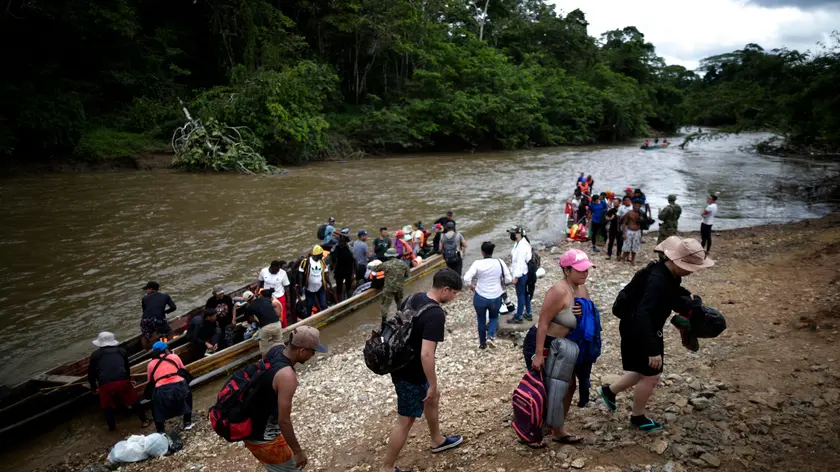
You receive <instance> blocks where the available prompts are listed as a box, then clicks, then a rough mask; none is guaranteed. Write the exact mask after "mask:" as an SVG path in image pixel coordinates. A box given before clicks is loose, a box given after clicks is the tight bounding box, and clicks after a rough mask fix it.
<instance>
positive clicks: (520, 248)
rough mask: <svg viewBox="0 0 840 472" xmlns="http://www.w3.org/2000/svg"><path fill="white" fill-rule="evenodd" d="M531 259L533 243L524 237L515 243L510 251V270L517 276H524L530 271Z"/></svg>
mask: <svg viewBox="0 0 840 472" xmlns="http://www.w3.org/2000/svg"><path fill="white" fill-rule="evenodd" d="M530 261H531V243H529V242H528V240H527V239H525V238H522V239H520V240H519V242H517V243H516V244H514V245H513V249H511V251H510V270H511V272H513V276H514V277H516V278H519V277H524V276H525V275H526V274H527V273H528V262H530Z"/></svg>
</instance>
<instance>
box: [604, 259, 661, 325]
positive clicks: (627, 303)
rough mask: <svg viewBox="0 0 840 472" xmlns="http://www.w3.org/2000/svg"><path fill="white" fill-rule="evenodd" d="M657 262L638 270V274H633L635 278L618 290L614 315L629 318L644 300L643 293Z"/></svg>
mask: <svg viewBox="0 0 840 472" xmlns="http://www.w3.org/2000/svg"><path fill="white" fill-rule="evenodd" d="M655 264H656V262H651V263H649V264H648V265H647V266H645V267H644V268H643V269H642V270H640V271H638V272H636V274H635V275H633V279H632V280H630V283H629V284H627V285H625V286H624V288H622V289H621V291H619V292H618V296H616V297H615V301H614V302H613V306H612V312H613V315H615V316H616V317H618V318H619V319H620V318H624V317H628V318H629V317H630V316H632V315H633V312H634V311H635V310H636V307H637V306H638V305H639V302H640V301H641V300H642V295H643V294H644V292H645V287H646V286H647V280H648V276H649V275H650V271H651V269H652V268H653V266H654V265H655Z"/></svg>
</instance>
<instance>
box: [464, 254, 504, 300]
mask: <svg viewBox="0 0 840 472" xmlns="http://www.w3.org/2000/svg"><path fill="white" fill-rule="evenodd" d="M476 277H477V278H478V280H476V282H475V293H477V294H479V295H481V296H482V297H484V298H489V299H490V300H495V299H496V298H499V297H501V296H502V293H504V291H505V289H504V287H503V286H502V277H504V279H505V284H509V283H511V282H513V276H512V275H510V271H509V270H508V267H507V265H506V264H505V263H504V262H503V261H502V260H501V259H493V258H489V259H479V260H477V261H475V262H473V263H472V266H470V270H468V271H467V273H466V275H464V282H466V283H467V285H470V284H472V281H473V278H476Z"/></svg>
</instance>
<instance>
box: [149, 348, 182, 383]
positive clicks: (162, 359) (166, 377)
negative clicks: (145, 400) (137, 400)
mask: <svg viewBox="0 0 840 472" xmlns="http://www.w3.org/2000/svg"><path fill="white" fill-rule="evenodd" d="M157 360H158V363H157V365H156V366H155V368H154V369H152V382H154V384H155V386H157V383H158V381H159V380H163V379H168V378H170V377H175V376H176V375H179V374H178V372H177V371H176V372H175V373H174V374H166V375H164V376H163V377H161V378H159V379H156V378H155V372H157V370H158V367H160V365H161V364H163V361H166V362H169V363H170V364H172V365H174V366H175V368H176V369H177V370H178V371H180V370H181V368H180V367H178V364H176V363H175V361H173V360H172V359H170V358H169V354H165V355H164V356H163V357H158V358H157Z"/></svg>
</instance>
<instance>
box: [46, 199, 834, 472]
mask: <svg viewBox="0 0 840 472" xmlns="http://www.w3.org/2000/svg"><path fill="white" fill-rule="evenodd" d="M654 238H655V236H654V235H649V236H648V237H647V240H648V244H646V245H645V246H643V247H644V253H643V254H642V255H641V258H640V259H641V260H640V261H639V264H640V265H639V266H637V267H631V266H630V265H628V264H624V263H618V262H615V261H607V260H605V257H606V256H605V252H601V253H600V254H595V255H593V256H592V258H593V260H594V261H595V263H596V264H597V268H596V269H593V270H592V271H591V272H590V278H589V282H588V286H589V290H590V292H591V294H592V297H593V299H594V301H595V302H596V304H597V305H598V306H599V307H600V308H601V310H602V324H603V329H604V331H603V337H604V346H603V354H602V356H601V358H600V359H599V361H598V363H597V364H596V365H595V367H594V369H593V379H592V383H593V390H594V388H596V387H597V386H598V385H600V384H601V383H603V382H609V381H610V379H611V378H613V377H615V376H617V375H619V374H620V373H621V362H620V358H619V350H618V342H619V337H618V320H617V319H616V318H615V317H613V316H612V315H611V314H610V312H609V307H610V306H611V304H612V301H613V299H614V298H615V295H616V293H617V292H618V290H619V289H620V288H621V287H622V286H623V285H624V284H625V283H626V282H627V281H629V279H630V278H631V277H632V274H633V273H634V271H635V270H636V269H637V268H639V267H641V264H644V263H645V261H647V260H651V259H652V258H653V257H654V254H653V252H652V251H653V246H654V244H653V242H654V241H655V239H654ZM714 244H715V246H714V247H713V254H712V256H713V257H714V258H715V259H716V260H717V262H718V263H717V265H716V266H715V267H714V268H712V269H710V270H708V271H705V272H701V273H699V274H697V275H695V276H691V277H688V278H687V279H686V280H685V283H684V285H685V286H687V287H688V288H689V289H690V290H691V291H692V292H694V293H697V294H699V295H701V296H703V300H704V301H705V302H706V303H707V304H709V305H712V306H715V307H717V308H718V309H719V310H720V311H721V312H722V313H723V314H724V315H725V316H726V318H727V321H728V329H727V330H726V331H725V332H724V333H723V334H722V335H721V336H720V337H718V338H716V339H711V340H701V349H700V351H699V352H697V353H691V352H689V351H687V350H685V349H684V348H683V347H682V346H681V345H680V342H679V335H678V333H677V332H676V330H674V329H666V332H665V342H666V356H665V363H666V367H665V373H664V375H663V380H662V384H661V385H660V388H658V389H657V391H656V393H655V395H654V398H653V400H652V403H651V405H650V410H651V414H652V415H653V416H654V417H655V418H657V419H658V420H660V421H662V422H664V423H665V425H666V428H665V429H664V430H663V431H659V432H655V433H652V434H644V433H640V432H638V431H635V430H632V429H630V428H629V422H628V415H629V406H630V401H631V397H630V395H628V394H622V395H620V396H619V407H620V411H619V412H617V413H614V414H610V413H609V412H608V411H607V410H606V408H605V407H604V406H603V404H602V403H601V401H600V399H598V398H597V395H594V397H595V400H593V401H592V402H590V404H589V406H588V407H586V408H583V409H578V408H576V407H573V410H572V412H571V415H570V420H569V422H568V423H567V426H568V429H569V430H570V431H572V432H575V433H577V434H580V435H583V436H585V437H586V442H585V444H583V445H580V446H578V447H573V446H560V445H559V444H552V445H551V446H550V447H549V448H546V449H543V450H536V451H535V450H531V449H528V448H526V447H525V446H522V445H519V444H518V443H517V441H516V438H515V436H514V434H513V432H512V430H511V428H510V427H509V422H510V419H511V407H510V395H511V392H512V390H513V388H514V387H515V386H516V384H517V382H518V380H519V378H520V377H521V375H522V374H523V370H524V368H523V359H522V354H521V338H522V334H524V332H523V331H514V332H506V334H504V336H503V337H500V342H498V343H497V344H498V345H497V347H496V348H495V349H488V350H486V351H479V350H478V342H477V339H476V333H475V323H476V322H475V313H474V311H473V309H472V304H471V294H469V293H463V294H462V295H461V296H459V298H458V299H457V300H456V301H455V302H453V303H452V304H451V305H450V306H448V307H447V313H448V317H447V334H446V340H445V342H444V343H442V344H441V345H440V346H439V349H438V355H437V359H438V374H439V382H440V386H441V389H442V400H441V417H442V418H441V421H442V428H443V431H444V432H445V433H449V434H456V433H457V434H462V435H463V436H464V437H465V443H464V445H463V446H462V447H460V448H458V449H456V450H453V451H451V452H446V453H444V454H440V455H432V454H430V453H428V452H427V447H428V440H427V430H426V428H425V424H423V423H424V422H423V421H420V422H418V424H417V425H416V426H415V428H414V430H413V432H412V437H411V438H410V440H409V442H408V444H407V446H406V447H405V449H404V451H403V455H402V456H401V457H400V460H399V462H398V464H399V465H400V466H401V467H404V468H412V469H413V470H415V471H418V470H419V471H447V470H457V471H496V472H503V471H514V470H515V471H541V470H591V471H601V472H607V471H619V470H639V471H642V470H659V471H663V472H664V471H680V470H699V469H703V468H718V469H720V470H733V471H734V470H750V471H753V470H755V471H771V470H813V471H828V470H840V437H839V436H840V426H838V423H837V417H838V413H840V411H838V410H840V368H838V367H837V365H838V364H837V360H838V356H840V351H838V349H837V344H836V343H837V340H838V328H837V324H838V323H840V307H839V306H838V300H840V275H838V274H839V273H838V269H837V268H838V267H840V215H838V214H834V215H831V216H828V217H826V218H822V219H819V220H810V221H805V222H799V223H795V224H788V225H770V226H764V227H757V228H749V229H742V230H734V231H726V232H720V233H715V241H714ZM566 247H567V244H566V243H561V245H560V246H559V247H557V248H555V249H553V250H552V251H550V252H551V253H547V254H546V255H545V256H544V257H543V266H544V267H545V269H546V270H547V271H548V275H547V276H546V278H545V279H543V280H541V281H540V282H539V283H538V285H537V294H536V296H535V299H534V311H535V313H537V312H538V311H539V307H540V305H541V301H542V299H543V296H544V294H545V291H546V289H547V288H548V287H549V286H550V285H551V284H552V283H556V282H557V281H558V280H559V278H560V277H559V275H560V274H559V271H557V270H556V267H557V260H558V256H559V253H560V252H562V250H564V249H565V248H566ZM579 247H581V248H582V249H587V250H588V248H586V247H585V246H579ZM504 319H506V317H503V320H504ZM669 328H670V327H669ZM506 331H507V330H506ZM361 344H362V339H361V336H360V335H359V334H357V333H356V334H352V335H348V336H347V337H346V339H345V340H344V341H343V342H342V343H340V344H339V345H338V346H333V353H331V354H330V355H329V356H327V357H325V358H323V359H321V360H320V361H318V362H317V363H316V364H315V365H313V366H310V367H308V368H307V369H305V371H304V372H303V373H302V374H301V378H300V387H299V389H298V394H297V396H296V398H295V406H294V422H295V427H296V430H297V432H298V436H299V438H300V440H301V442H302V444H303V445H304V448H305V449H306V452H307V454H308V455H309V458H310V465H309V466H308V467H307V470H319V471H375V470H378V464H379V461H380V460H381V458H382V456H383V454H384V448H385V442H386V440H387V434H388V431H389V430H390V427H391V426H392V424H393V422H394V419H395V408H396V407H395V395H394V392H393V388H392V386H391V383H390V380H389V378H388V377H379V376H376V375H374V374H372V373H371V372H369V371H368V370H367V368H366V367H365V365H364V362H363V360H362V356H361ZM593 393H594V392H593ZM576 402H577V398H576V399H575V403H576ZM207 406H208V405H197V407H198V408H200V409H201V416H203V414H204V413H205V412H206V407H207ZM183 440H184V444H185V448H184V449H183V450H182V451H181V452H179V453H177V454H175V455H173V456H170V457H166V458H162V459H158V460H153V461H149V462H145V463H139V464H132V465H126V466H123V467H121V469H120V470H125V471H130V472H134V471H152V470H154V471H157V470H203V471H233V470H240V471H257V470H261V469H260V467H259V465H258V464H257V462H256V461H255V460H254V459H253V457H252V456H251V455H250V454H249V453H248V451H247V450H245V449H244V447H242V446H241V444H227V443H225V442H224V441H223V440H221V439H219V438H218V437H216V436H215V434H214V433H213V432H212V431H210V430H209V425H208V424H207V421H199V426H198V427H197V428H196V430H193V431H190V432H186V433H184V434H183ZM106 454H107V451H102V452H101V453H97V454H92V455H86V456H81V457H70V458H68V460H67V462H65V463H63V464H56V465H54V466H52V467H49V468H47V469H42V470H44V471H49V472H58V471H62V472H63V471H73V472H76V471H79V470H80V469H82V468H84V467H85V465H88V464H96V463H101V461H103V460H104V457H105V455H106ZM90 470H94V469H90Z"/></svg>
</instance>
